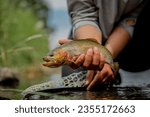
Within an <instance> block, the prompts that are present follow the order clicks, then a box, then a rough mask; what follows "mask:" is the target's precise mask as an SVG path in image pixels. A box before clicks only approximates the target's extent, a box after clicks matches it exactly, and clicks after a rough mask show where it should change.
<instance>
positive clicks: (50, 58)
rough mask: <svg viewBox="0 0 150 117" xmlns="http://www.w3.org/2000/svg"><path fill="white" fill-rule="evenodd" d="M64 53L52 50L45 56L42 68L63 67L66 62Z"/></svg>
mask: <svg viewBox="0 0 150 117" xmlns="http://www.w3.org/2000/svg"><path fill="white" fill-rule="evenodd" d="M66 55H67V54H66V52H65V51H63V50H62V49H56V50H53V51H52V53H51V54H49V55H47V56H45V57H44V58H43V60H44V61H45V63H43V66H46V67H50V68H55V67H59V66H61V65H63V64H64V63H65V60H66Z"/></svg>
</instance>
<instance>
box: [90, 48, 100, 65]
mask: <svg viewBox="0 0 150 117" xmlns="http://www.w3.org/2000/svg"><path fill="white" fill-rule="evenodd" d="M93 51H94V53H93V54H94V55H93V62H92V64H93V65H95V66H97V65H99V63H100V52H99V50H98V48H97V47H94V49H93Z"/></svg>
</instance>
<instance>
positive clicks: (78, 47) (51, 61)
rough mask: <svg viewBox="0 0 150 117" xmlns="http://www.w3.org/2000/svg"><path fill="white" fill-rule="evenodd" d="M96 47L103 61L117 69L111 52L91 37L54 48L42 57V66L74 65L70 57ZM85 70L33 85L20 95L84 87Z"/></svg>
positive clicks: (115, 70) (114, 69)
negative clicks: (103, 58)
mask: <svg viewBox="0 0 150 117" xmlns="http://www.w3.org/2000/svg"><path fill="white" fill-rule="evenodd" d="M94 47H97V48H98V49H99V51H100V53H101V54H102V55H103V56H104V57H105V62H106V63H108V64H110V65H111V67H112V70H113V71H114V73H115V72H117V71H118V69H119V68H118V67H119V66H118V63H114V62H113V58H112V55H111V53H110V52H109V51H108V50H107V49H106V48H105V47H104V46H102V45H100V44H99V43H98V42H97V41H95V40H92V39H83V40H73V41H70V42H69V43H66V44H63V45H61V46H59V47H57V48H56V49H54V50H53V51H52V52H51V53H50V54H49V55H48V56H46V57H44V58H43V60H44V61H45V63H44V64H43V65H44V66H47V67H50V68H53V67H59V66H61V65H65V64H66V65H75V64H74V61H72V58H73V57H75V56H77V57H78V56H79V55H81V54H83V53H86V52H87V50H88V49H89V48H94ZM77 67H78V66H77ZM86 73H87V70H86V71H80V72H78V73H72V74H70V75H68V76H65V77H62V79H59V80H56V81H48V82H45V83H41V84H37V85H33V86H31V87H29V88H27V89H26V90H24V91H23V93H22V95H24V96H26V95H27V94H30V93H35V92H38V91H44V90H51V89H59V88H73V87H84V84H85V77H86Z"/></svg>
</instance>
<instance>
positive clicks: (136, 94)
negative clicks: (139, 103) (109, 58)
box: [0, 70, 150, 100]
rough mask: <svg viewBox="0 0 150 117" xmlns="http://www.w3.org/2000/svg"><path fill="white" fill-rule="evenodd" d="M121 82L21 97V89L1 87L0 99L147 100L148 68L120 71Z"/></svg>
mask: <svg viewBox="0 0 150 117" xmlns="http://www.w3.org/2000/svg"><path fill="white" fill-rule="evenodd" d="M120 73H121V77H122V79H121V84H120V85H118V86H116V87H111V88H102V89H100V90H97V91H86V90H84V89H81V88H78V89H77V88H70V89H53V90H47V91H43V92H37V93H34V94H29V95H26V96H25V97H23V96H22V95H21V93H22V91H23V90H18V89H1V88H0V99H1V100H8V99H10V100H149V99H150V70H147V71H144V72H141V73H128V72H125V71H120Z"/></svg>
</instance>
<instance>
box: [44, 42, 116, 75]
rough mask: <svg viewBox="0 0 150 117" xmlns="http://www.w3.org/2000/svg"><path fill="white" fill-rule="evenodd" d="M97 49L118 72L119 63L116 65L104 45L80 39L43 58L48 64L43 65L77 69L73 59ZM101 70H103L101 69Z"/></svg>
mask: <svg viewBox="0 0 150 117" xmlns="http://www.w3.org/2000/svg"><path fill="white" fill-rule="evenodd" d="M94 47H97V48H98V50H99V52H100V54H101V55H102V56H103V57H104V58H105V62H106V63H108V64H110V65H111V68H112V70H113V71H114V72H117V71H118V67H119V66H118V63H114V61H113V57H112V55H111V53H110V52H109V50H108V49H107V48H105V47H104V46H103V45H101V44H99V43H98V42H97V41H96V40H94V39H79V40H73V41H70V42H69V43H66V44H63V45H61V46H59V47H58V48H56V49H54V50H53V51H52V53H51V54H50V55H48V56H46V57H44V58H43V60H44V61H45V62H46V63H44V64H43V65H44V66H47V67H50V68H52V67H59V66H61V65H72V66H75V68H77V67H79V66H76V64H74V61H72V58H73V57H78V56H79V55H81V54H84V53H86V52H87V50H88V49H89V48H94ZM99 69H101V68H99Z"/></svg>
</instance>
